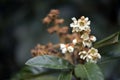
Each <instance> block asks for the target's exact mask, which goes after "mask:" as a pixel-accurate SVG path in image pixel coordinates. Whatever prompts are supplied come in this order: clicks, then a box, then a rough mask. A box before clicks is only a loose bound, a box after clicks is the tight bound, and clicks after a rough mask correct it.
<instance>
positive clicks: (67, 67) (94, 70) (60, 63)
mask: <svg viewBox="0 0 120 80" xmlns="http://www.w3.org/2000/svg"><path fill="white" fill-rule="evenodd" d="M119 34H120V33H119V32H117V33H114V34H112V35H111V36H109V37H107V38H104V39H103V40H100V41H98V42H96V43H95V44H94V47H95V48H101V47H103V46H108V45H113V44H115V43H118V42H119ZM114 60H120V56H117V57H108V58H102V60H101V61H100V62H99V66H101V65H103V64H104V63H107V62H111V61H114ZM25 64H26V65H28V66H31V67H34V68H38V69H39V68H41V67H43V68H48V69H53V70H52V71H46V72H42V73H38V74H34V73H33V72H32V69H31V67H25V68H24V69H23V70H22V71H21V72H20V73H19V74H17V75H16V76H15V77H14V78H13V79H12V80H48V79H49V80H57V79H58V80H72V78H73V76H74V77H75V78H76V80H79V79H81V80H84V79H85V80H86V79H87V80H104V76H103V74H102V72H101V70H100V68H99V66H98V65H97V64H94V63H85V64H75V66H74V65H73V64H71V63H70V62H69V61H66V60H64V59H62V58H60V57H56V56H51V55H43V56H37V57H34V58H31V59H29V60H28V61H27V62H26V63H25ZM59 70H61V71H59ZM57 71H58V72H57ZM60 72H61V73H60ZM54 74H60V75H59V77H58V75H54Z"/></svg>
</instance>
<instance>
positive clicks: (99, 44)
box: [94, 32, 120, 48]
mask: <svg viewBox="0 0 120 80" xmlns="http://www.w3.org/2000/svg"><path fill="white" fill-rule="evenodd" d="M119 35H120V32H117V33H114V34H112V35H110V36H108V37H106V38H104V39H103V40H100V41H98V42H96V43H95V44H94V47H95V48H100V47H103V46H107V45H111V44H115V43H117V42H118V41H119V40H118V38H119Z"/></svg>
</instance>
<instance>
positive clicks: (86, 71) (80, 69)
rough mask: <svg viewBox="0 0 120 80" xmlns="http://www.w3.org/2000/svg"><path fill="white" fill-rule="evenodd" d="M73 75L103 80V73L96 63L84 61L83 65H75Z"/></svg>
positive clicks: (91, 79)
mask: <svg viewBox="0 0 120 80" xmlns="http://www.w3.org/2000/svg"><path fill="white" fill-rule="evenodd" d="M74 71H75V75H76V76H77V77H80V78H81V79H86V78H87V79H88V80H104V77H103V74H102V72H101V70H100V68H99V67H98V66H97V64H93V63H86V64H85V65H82V64H78V65H76V67H75V69H74Z"/></svg>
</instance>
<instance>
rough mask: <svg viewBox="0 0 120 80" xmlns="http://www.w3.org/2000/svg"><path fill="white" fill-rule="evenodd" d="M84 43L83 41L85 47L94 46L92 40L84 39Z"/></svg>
mask: <svg viewBox="0 0 120 80" xmlns="http://www.w3.org/2000/svg"><path fill="white" fill-rule="evenodd" d="M82 43H83V46H84V47H86V46H87V47H91V46H92V42H91V41H90V40H85V41H83V42H82Z"/></svg>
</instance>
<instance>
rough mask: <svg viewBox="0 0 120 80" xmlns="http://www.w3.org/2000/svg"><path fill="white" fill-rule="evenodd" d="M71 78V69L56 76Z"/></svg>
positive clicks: (62, 79) (60, 78) (64, 78)
mask: <svg viewBox="0 0 120 80" xmlns="http://www.w3.org/2000/svg"><path fill="white" fill-rule="evenodd" d="M71 79H72V71H66V72H65V71H64V72H61V74H60V75H59V77H58V80H71Z"/></svg>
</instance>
